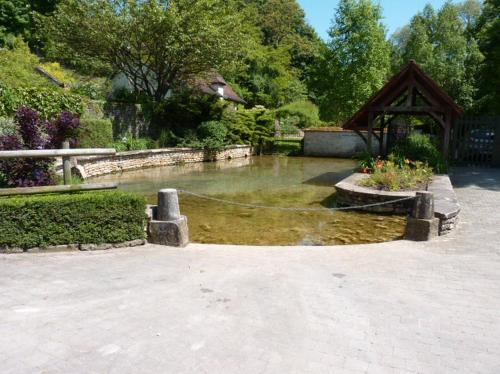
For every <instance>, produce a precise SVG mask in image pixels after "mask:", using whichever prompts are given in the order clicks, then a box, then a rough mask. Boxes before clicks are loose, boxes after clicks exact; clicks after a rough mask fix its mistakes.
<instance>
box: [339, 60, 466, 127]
mask: <svg viewBox="0 0 500 374" xmlns="http://www.w3.org/2000/svg"><path fill="white" fill-rule="evenodd" d="M412 85H413V86H414V87H415V88H416V89H417V90H418V91H419V92H420V93H421V94H422V96H423V97H424V98H425V99H426V100H431V101H432V102H433V103H435V105H437V106H438V107H439V108H440V110H442V112H443V113H446V112H449V113H450V114H451V116H452V117H453V118H455V117H458V116H460V115H461V114H462V113H463V109H462V108H461V107H460V106H459V105H458V104H456V103H455V101H454V100H453V99H452V98H451V97H450V96H449V95H448V94H447V93H446V92H445V91H444V90H443V89H442V88H441V87H440V86H439V85H438V84H437V83H436V82H435V81H434V80H433V79H432V78H431V77H430V76H429V75H427V74H426V73H425V72H424V71H423V70H422V68H421V67H420V66H419V65H418V64H417V63H416V62H415V61H414V60H411V61H410V62H409V63H408V65H406V66H405V67H404V68H403V69H402V70H401V71H400V72H399V73H398V74H396V75H394V76H393V77H392V78H391V79H390V80H389V81H388V82H387V83H386V84H385V86H384V87H382V88H381V89H380V90H379V91H378V92H377V93H376V94H375V95H373V96H372V97H371V99H370V100H369V101H368V102H367V103H366V104H365V105H364V106H363V107H361V109H359V110H358V111H357V112H356V114H354V116H353V117H352V118H350V119H349V120H348V121H347V122H345V123H344V125H343V126H342V127H343V128H344V129H350V130H353V129H356V130H360V129H366V128H368V120H369V114H370V113H372V114H373V113H377V111H378V112H379V113H382V112H384V111H383V110H380V108H388V107H390V106H391V105H392V104H393V103H394V102H395V101H396V100H398V99H399V98H401V96H402V95H404V94H405V93H406V92H407V90H408V87H411V86H412ZM407 113H409V114H411V113H412V112H411V110H410V111H409V112H407ZM401 114H405V113H404V112H401Z"/></svg>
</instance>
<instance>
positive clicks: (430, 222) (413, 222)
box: [405, 217, 439, 242]
mask: <svg viewBox="0 0 500 374" xmlns="http://www.w3.org/2000/svg"><path fill="white" fill-rule="evenodd" d="M438 235H439V218H432V219H417V218H413V217H408V221H407V223H406V230H405V239H406V240H413V241H417V242H423V241H427V240H431V239H432V238H435V237H437V236H438Z"/></svg>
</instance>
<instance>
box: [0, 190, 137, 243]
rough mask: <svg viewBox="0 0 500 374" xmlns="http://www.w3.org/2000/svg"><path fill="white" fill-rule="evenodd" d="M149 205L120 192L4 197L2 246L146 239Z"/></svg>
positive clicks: (0, 231) (0, 200)
mask: <svg viewBox="0 0 500 374" xmlns="http://www.w3.org/2000/svg"><path fill="white" fill-rule="evenodd" d="M145 206H146V202H145V200H144V198H142V197H139V196H136V195H132V194H128V193H123V192H118V191H108V192H89V193H72V194H59V195H38V196H20V197H10V198H0V222H2V225H0V246H9V247H21V248H25V249H26V248H32V247H43V246H49V245H60V244H101V243H118V242H124V241H129V240H135V239H142V238H144V225H145V222H146V216H145Z"/></svg>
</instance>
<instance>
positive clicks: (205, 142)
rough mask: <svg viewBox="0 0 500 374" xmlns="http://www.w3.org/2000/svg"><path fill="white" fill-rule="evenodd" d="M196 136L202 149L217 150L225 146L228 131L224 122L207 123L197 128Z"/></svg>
mask: <svg viewBox="0 0 500 374" xmlns="http://www.w3.org/2000/svg"><path fill="white" fill-rule="evenodd" d="M197 135H198V139H199V140H200V142H201V143H202V146H203V148H206V149H211V150H217V149H221V148H223V147H224V145H226V138H227V136H228V129H227V127H226V124H225V123H224V122H221V121H208V122H203V123H202V124H201V125H200V127H198V130H197Z"/></svg>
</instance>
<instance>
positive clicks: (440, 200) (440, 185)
mask: <svg viewBox="0 0 500 374" xmlns="http://www.w3.org/2000/svg"><path fill="white" fill-rule="evenodd" d="M428 191H430V192H432V193H433V194H434V212H435V215H436V216H437V217H439V218H444V219H450V218H452V217H455V216H456V215H457V214H458V213H459V212H460V209H461V208H460V204H459V202H458V199H457V195H456V194H455V190H454V189H453V185H452V184H451V180H450V178H449V177H448V175H444V174H440V175H435V176H434V177H433V178H432V183H430V184H429V188H428Z"/></svg>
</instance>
